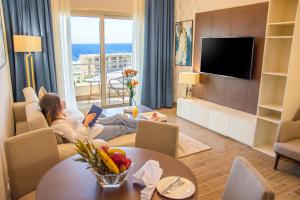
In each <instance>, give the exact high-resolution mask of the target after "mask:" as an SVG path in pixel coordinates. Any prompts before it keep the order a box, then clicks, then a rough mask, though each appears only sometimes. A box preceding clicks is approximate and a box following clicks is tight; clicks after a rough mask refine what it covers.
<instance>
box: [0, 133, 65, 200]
mask: <svg viewBox="0 0 300 200" xmlns="http://www.w3.org/2000/svg"><path fill="white" fill-rule="evenodd" d="M4 146H5V155H6V161H7V169H8V176H9V183H10V189H11V197H12V199H13V200H16V199H18V200H34V199H35V190H36V187H37V185H38V183H39V181H40V179H41V178H42V176H43V175H44V174H45V173H46V172H47V171H48V170H49V169H50V168H51V167H53V166H54V165H55V164H57V163H58V162H59V153H58V148H57V144H56V139H55V135H54V132H53V130H52V129H50V128H45V129H39V130H36V131H32V132H29V133H25V134H21V135H18V136H14V137H11V138H8V139H7V140H6V141H5V142H4Z"/></svg>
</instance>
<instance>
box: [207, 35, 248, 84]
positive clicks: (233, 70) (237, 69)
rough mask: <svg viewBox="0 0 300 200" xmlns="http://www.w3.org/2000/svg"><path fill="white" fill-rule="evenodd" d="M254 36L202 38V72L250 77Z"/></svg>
mask: <svg viewBox="0 0 300 200" xmlns="http://www.w3.org/2000/svg"><path fill="white" fill-rule="evenodd" d="M253 47H254V37H235V38H233V37H230V38H202V49H201V72H204V73H211V74H218V75H223V76H231V77H237V78H244V79H250V78H251V71H252V57H253Z"/></svg>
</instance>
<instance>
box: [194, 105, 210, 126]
mask: <svg viewBox="0 0 300 200" xmlns="http://www.w3.org/2000/svg"><path fill="white" fill-rule="evenodd" d="M208 118H209V109H208V108H206V107H204V106H202V105H200V104H199V103H193V104H192V109H191V121H192V122H194V123H195V124H198V125H200V126H203V127H205V128H208Z"/></svg>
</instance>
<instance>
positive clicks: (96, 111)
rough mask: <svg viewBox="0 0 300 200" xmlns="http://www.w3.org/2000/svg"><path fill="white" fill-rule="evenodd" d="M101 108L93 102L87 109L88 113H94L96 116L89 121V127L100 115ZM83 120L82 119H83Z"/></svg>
mask: <svg viewBox="0 0 300 200" xmlns="http://www.w3.org/2000/svg"><path fill="white" fill-rule="evenodd" d="M102 111H103V109H102V108H100V107H99V106H96V105H95V104H93V105H92V107H91V109H90V110H89V112H88V114H91V113H95V114H96V116H95V118H94V119H93V121H91V122H90V123H89V127H93V126H94V124H95V123H96V121H97V119H98V118H99V116H100V115H101V113H102ZM83 122H84V121H83Z"/></svg>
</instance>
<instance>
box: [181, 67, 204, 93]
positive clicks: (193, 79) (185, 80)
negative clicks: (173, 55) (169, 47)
mask: <svg viewBox="0 0 300 200" xmlns="http://www.w3.org/2000/svg"><path fill="white" fill-rule="evenodd" d="M199 80H200V74H199V73H194V72H180V73H179V84H186V94H185V95H186V96H185V97H184V98H186V99H191V98H193V97H192V87H191V86H192V85H196V84H198V83H199Z"/></svg>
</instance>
